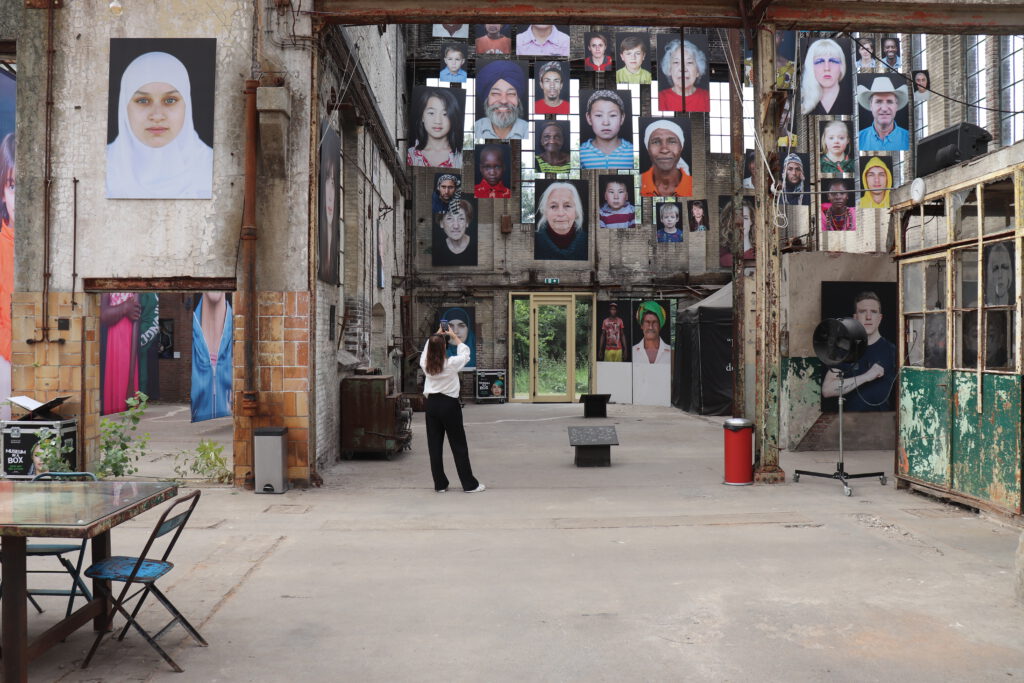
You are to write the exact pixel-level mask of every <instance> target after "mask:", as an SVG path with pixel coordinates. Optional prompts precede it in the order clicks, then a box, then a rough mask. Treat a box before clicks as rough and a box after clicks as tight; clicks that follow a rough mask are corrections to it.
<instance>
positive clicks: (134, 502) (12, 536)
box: [0, 481, 178, 683]
mask: <svg viewBox="0 0 1024 683" xmlns="http://www.w3.org/2000/svg"><path fill="white" fill-rule="evenodd" d="M126 484H133V485H134V486H135V488H136V491H137V494H136V495H134V496H132V497H131V498H130V499H129V500H127V501H126V502H124V503H115V504H112V505H109V506H104V507H103V508H102V509H101V510H100V511H99V513H98V514H95V515H94V518H93V519H87V520H75V521H74V522H73V523H67V522H66V521H65V522H57V523H53V522H48V521H38V520H27V521H25V522H16V521H14V520H13V519H8V518H2V514H0V537H2V541H0V542H2V546H0V547H2V550H3V562H2V571H3V577H4V599H3V600H2V612H0V615H2V618H3V623H2V626H0V644H2V648H3V650H2V651H3V672H4V677H3V680H4V681H7V682H9V683H24V682H27V681H28V665H29V663H30V662H32V661H33V660H34V659H36V658H37V657H40V656H41V655H42V654H43V653H45V652H46V651H47V650H49V649H50V648H51V647H53V646H54V645H55V644H56V643H59V642H60V641H61V640H63V639H64V638H66V637H67V636H68V635H70V634H71V633H73V632H75V631H76V630H78V629H79V628H81V627H82V626H84V625H85V624H86V623H88V622H89V620H90V619H91V620H92V622H93V629H95V630H97V631H100V630H103V629H104V628H105V627H106V612H107V610H108V609H109V606H108V602H107V600H105V599H103V598H101V597H96V598H94V599H93V600H91V601H90V602H88V603H86V604H85V605H84V606H82V607H80V608H79V609H78V610H76V611H74V612H72V613H71V616H69V617H67V618H65V619H62V620H61V621H59V622H57V623H56V624H54V625H53V626H51V627H50V628H49V629H47V630H46V631H44V632H43V633H42V634H40V635H39V636H38V637H37V638H35V639H34V640H33V641H31V642H29V639H28V602H27V598H26V595H25V591H26V578H25V560H26V557H25V549H26V539H27V538H28V537H30V536H33V537H49V538H91V539H92V543H91V546H92V561H93V562H98V561H99V560H103V559H106V558H107V557H110V530H111V529H112V528H114V527H115V526H117V525H118V524H121V523H122V522H125V521H127V520H129V519H131V518H133V517H137V516H138V515H140V514H142V513H143V512H145V511H146V510H148V509H150V508H152V507H154V506H155V505H159V504H160V503H162V502H163V501H165V500H168V499H170V498H173V497H174V496H176V495H177V493H178V487H177V485H176V484H172V483H165V482H160V483H154V482H111V481H99V482H34V483H31V482H23V481H13V482H12V481H6V482H2V483H0V505H2V504H3V503H4V502H5V501H6V502H9V503H10V506H11V508H10V509H11V512H12V516H13V512H14V510H15V509H16V503H17V497H18V495H19V494H21V495H26V494H28V493H31V494H39V493H44V494H48V493H51V492H52V493H53V494H54V495H55V496H57V495H59V494H60V493H67V492H68V491H69V490H75V489H77V490H78V491H80V492H81V494H82V495H86V496H88V495H89V494H90V493H94V494H99V495H108V493H109V492H111V491H114V490H116V489H115V487H116V486H119V485H120V486H125V485H126ZM30 487H31V488H30ZM140 489H141V490H140ZM58 505H59V503H58ZM99 583H100V582H98V581H94V582H93V585H94V590H93V594H94V595H96V596H101V595H105V594H107V593H109V591H107V592H106V593H104V592H103V591H101V590H98V589H96V586H97V584H99Z"/></svg>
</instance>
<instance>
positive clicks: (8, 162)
mask: <svg viewBox="0 0 1024 683" xmlns="http://www.w3.org/2000/svg"><path fill="white" fill-rule="evenodd" d="M12 173H14V133H8V134H7V135H5V136H4V139H3V141H2V142H0V219H2V220H3V221H4V222H6V223H10V222H11V210H10V209H8V208H7V203H6V202H4V201H3V188H4V187H6V185H7V183H8V181H9V180H10V178H11V174H12Z"/></svg>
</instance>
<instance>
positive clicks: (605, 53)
mask: <svg viewBox="0 0 1024 683" xmlns="http://www.w3.org/2000/svg"><path fill="white" fill-rule="evenodd" d="M612 36H613V34H611V33H598V32H590V31H588V32H587V33H584V34H583V52H584V54H586V57H585V58H584V59H583V68H584V69H585V70H586V71H614V68H613V65H614V64H615V58H614V57H613V55H612V53H614V52H615V43H613V42H612Z"/></svg>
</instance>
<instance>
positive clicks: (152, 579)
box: [82, 489, 207, 673]
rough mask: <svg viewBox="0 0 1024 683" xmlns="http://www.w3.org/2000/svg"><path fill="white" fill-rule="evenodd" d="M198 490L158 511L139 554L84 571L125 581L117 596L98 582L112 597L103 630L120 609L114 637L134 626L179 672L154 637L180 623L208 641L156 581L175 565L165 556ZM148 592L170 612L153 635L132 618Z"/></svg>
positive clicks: (97, 642)
mask: <svg viewBox="0 0 1024 683" xmlns="http://www.w3.org/2000/svg"><path fill="white" fill-rule="evenodd" d="M200 493H201V492H200V491H199V490H198V489H197V490H195V491H193V492H192V493H190V494H188V495H185V496H181V497H179V498H178V499H177V500H175V501H173V502H172V503H171V504H170V505H168V506H167V508H166V509H165V510H164V513H163V514H162V515H160V519H159V520H157V523H156V526H155V527H154V528H153V533H151V534H150V536H149V540H148V541H146V546H145V547H144V548H143V549H142V553H141V554H140V555H139V556H138V557H123V556H115V557H108V558H107V559H105V560H101V561H99V562H97V563H96V564H94V565H92V566H91V567H89V568H88V569H86V570H85V575H86V576H88V577H89V578H90V579H95V580H98V581H120V582H122V583H124V588H123V589H121V593H120V595H118V596H117V597H116V598H115V597H114V595H113V591H112V590H109V589H107V588H103V586H104V584H97V586H98V588H97V590H102V591H103V592H104V593H106V594H107V597H109V598H110V599H111V600H112V601H113V602H112V606H111V610H110V612H108V614H107V624H106V629H104V631H109V630H111V628H112V627H113V623H114V614H115V613H116V612H120V613H121V614H122V615H123V616H124V617H125V619H127V623H126V624H125V625H124V628H123V629H121V633H120V634H119V635H118V636H117V639H118V640H119V641H120V640H124V637H125V635H126V634H127V633H128V627H129V626H132V627H134V628H135V630H136V631H138V632H139V633H140V634H141V635H142V637H143V638H145V639H146V642H147V643H149V644H150V645H151V646H152V647H153V649H154V650H156V651H157V652H158V653H159V654H160V656H161V657H163V658H164V661H166V662H167V663H168V664H170V665H171V668H173V669H174V670H175V671H177V672H178V673H181V672H182V668H181V667H180V666H178V665H177V663H176V662H175V661H174V660H173V659H171V657H170V655H168V654H167V653H166V652H164V649H163V648H162V647H160V645H159V643H157V642H156V639H157V638H159V637H160V636H161V635H163V634H164V633H165V632H166V631H167V630H168V629H169V628H171V627H172V626H174V625H175V624H181V625H182V627H183V628H184V629H185V630H186V631H188V634H189V635H190V636H192V637H193V638H194V639H195V640H196V642H198V643H199V644H200V645H201V646H202V647H206V646H207V643H206V641H205V640H203V637H202V636H201V635H199V631H197V630H196V629H195V628H194V627H193V626H192V624H190V623H188V620H187V619H185V617H184V616H182V614H181V612H179V611H178V609H177V608H176V607H175V606H174V605H172V604H171V601H170V600H168V599H167V596H166V595H164V594H163V593H162V592H161V591H160V589H159V588H157V587H156V581H157V579H159V578H160V577H162V576H163V575H164V574H166V573H167V572H169V571H171V569H173V568H174V564H172V563H171V562H168V561H167V558H168V557H169V556H170V554H171V551H172V550H173V549H174V545H175V544H176V543H177V542H178V537H179V536H181V532H182V531H184V529H185V524H186V523H187V522H188V519H189V517H191V516H192V511H193V510H195V507H196V504H197V503H199V494H200ZM186 503H188V504H189V505H188V507H187V508H186V509H185V510H184V511H183V512H178V513H177V514H175V515H173V516H171V513H172V512H174V510H175V508H177V507H178V506H180V505H183V504H186ZM172 531H173V532H174V535H173V536H172V537H171V540H170V542H169V543H168V544H167V546H166V547H165V549H164V552H163V554H162V555H160V558H159V559H154V558H153V557H150V552H151V551H152V550H153V544H154V542H155V541H156V540H157V539H158V538H160V537H162V536H164V535H166V534H169V533H170V532H172ZM154 554H155V553H154ZM134 585H140V586H141V588H139V590H137V591H135V592H134V593H132V594H131V595H129V591H130V590H131V588H132V586H134ZM150 593H152V594H153V595H154V596H155V597H156V599H157V600H159V601H160V604H161V605H163V606H164V607H165V608H166V609H167V611H168V612H170V613H171V615H172V616H173V619H171V621H170V622H169V623H168V624H167V625H165V626H164V627H163V628H161V629H160V630H159V631H158V632H157V633H156V635H154V636H151V635H150V634H149V633H147V632H146V630H145V629H144V628H142V626H140V625H139V622H138V621H136V619H135V618H136V616H138V614H139V610H140V609H142V603H143V602H145V600H146V597H147V596H149V594H150ZM136 597H138V598H139V600H138V602H137V603H135V607H134V608H133V609H132V611H131V613H130V614H129V612H128V610H127V609H126V607H125V606H126V604H127V603H128V602H129V601H131V600H134V599H135V598H136ZM104 631H101V632H100V633H98V634H97V635H96V640H95V641H93V644H92V649H90V650H89V654H88V655H86V657H85V661H84V662H82V668H83V669H84V668H85V667H87V666H89V662H91V661H92V656H93V655H94V654H96V649H97V648H98V647H99V645H100V641H101V640H102V639H103V636H104V635H105V633H104Z"/></svg>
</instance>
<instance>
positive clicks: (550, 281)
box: [544, 277, 558, 285]
mask: <svg viewBox="0 0 1024 683" xmlns="http://www.w3.org/2000/svg"><path fill="white" fill-rule="evenodd" d="M544 284H546V285H557V284H558V278H557V277H546V278H544Z"/></svg>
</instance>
